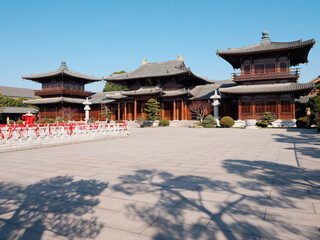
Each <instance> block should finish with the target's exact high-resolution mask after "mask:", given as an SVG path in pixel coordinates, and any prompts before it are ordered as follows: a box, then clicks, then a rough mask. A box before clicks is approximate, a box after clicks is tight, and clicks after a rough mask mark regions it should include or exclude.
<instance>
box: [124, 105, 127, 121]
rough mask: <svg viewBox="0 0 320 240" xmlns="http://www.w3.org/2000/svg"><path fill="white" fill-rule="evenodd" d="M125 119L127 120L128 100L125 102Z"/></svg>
mask: <svg viewBox="0 0 320 240" xmlns="http://www.w3.org/2000/svg"><path fill="white" fill-rule="evenodd" d="M124 120H127V102H124Z"/></svg>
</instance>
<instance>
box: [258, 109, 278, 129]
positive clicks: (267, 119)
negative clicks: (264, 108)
mask: <svg viewBox="0 0 320 240" xmlns="http://www.w3.org/2000/svg"><path fill="white" fill-rule="evenodd" d="M260 119H261V121H260V122H257V126H259V127H268V125H272V122H273V121H274V119H273V118H272V116H271V113H270V112H265V113H264V115H263V116H261V118H260Z"/></svg>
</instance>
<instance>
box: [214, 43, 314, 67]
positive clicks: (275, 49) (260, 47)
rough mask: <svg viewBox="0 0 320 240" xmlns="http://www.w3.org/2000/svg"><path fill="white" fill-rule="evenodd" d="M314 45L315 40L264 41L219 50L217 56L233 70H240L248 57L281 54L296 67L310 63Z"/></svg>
mask: <svg viewBox="0 0 320 240" xmlns="http://www.w3.org/2000/svg"><path fill="white" fill-rule="evenodd" d="M314 44H315V40H314V39H310V40H307V41H302V40H298V41H294V42H272V41H263V42H260V43H258V44H255V45H251V46H248V47H242V48H229V49H228V50H217V53H216V54H217V55H218V56H220V57H222V58H223V59H225V60H226V61H227V62H229V63H230V64H231V65H232V66H233V68H240V67H241V61H242V60H243V58H244V57H246V56H247V57H248V56H256V55H257V54H264V55H265V54H269V55H275V54H277V55H278V54H279V53H285V54H288V56H289V59H290V66H296V65H298V64H300V63H307V62H308V54H309V51H310V49H311V48H312V47H313V45H314Z"/></svg>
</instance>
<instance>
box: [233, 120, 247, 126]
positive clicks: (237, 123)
mask: <svg viewBox="0 0 320 240" xmlns="http://www.w3.org/2000/svg"><path fill="white" fill-rule="evenodd" d="M245 126H246V123H245V121H243V120H235V121H234V125H233V126H232V127H242V128H244V127H245Z"/></svg>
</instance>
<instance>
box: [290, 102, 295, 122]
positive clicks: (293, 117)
mask: <svg viewBox="0 0 320 240" xmlns="http://www.w3.org/2000/svg"><path fill="white" fill-rule="evenodd" d="M291 110H292V119H296V108H295V104H294V100H293V101H292V107H291Z"/></svg>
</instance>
